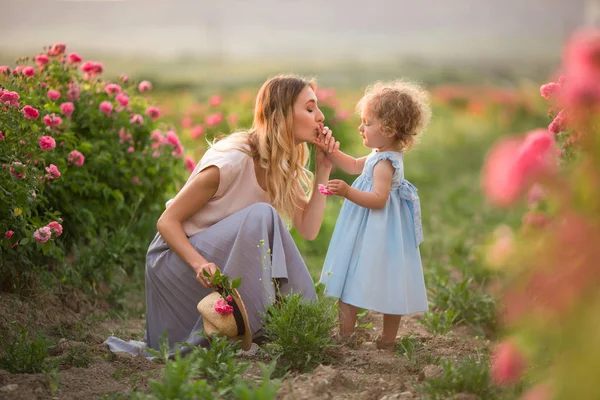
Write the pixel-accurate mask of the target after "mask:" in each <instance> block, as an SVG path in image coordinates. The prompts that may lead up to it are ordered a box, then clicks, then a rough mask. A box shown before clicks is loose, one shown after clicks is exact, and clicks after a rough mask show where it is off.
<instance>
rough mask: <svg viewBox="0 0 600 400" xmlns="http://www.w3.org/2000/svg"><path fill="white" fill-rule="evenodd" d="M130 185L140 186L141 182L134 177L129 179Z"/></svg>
mask: <svg viewBox="0 0 600 400" xmlns="http://www.w3.org/2000/svg"><path fill="white" fill-rule="evenodd" d="M131 183H133V184H134V185H141V184H142V181H140V178H138V177H137V176H134V177H133V178H131Z"/></svg>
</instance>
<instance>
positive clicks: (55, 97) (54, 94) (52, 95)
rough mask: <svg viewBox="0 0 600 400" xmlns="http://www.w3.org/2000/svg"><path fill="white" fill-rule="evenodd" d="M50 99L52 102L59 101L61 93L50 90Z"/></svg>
mask: <svg viewBox="0 0 600 400" xmlns="http://www.w3.org/2000/svg"><path fill="white" fill-rule="evenodd" d="M48 98H49V99H50V100H58V99H59V98H60V92H59V91H58V90H54V89H50V90H48Z"/></svg>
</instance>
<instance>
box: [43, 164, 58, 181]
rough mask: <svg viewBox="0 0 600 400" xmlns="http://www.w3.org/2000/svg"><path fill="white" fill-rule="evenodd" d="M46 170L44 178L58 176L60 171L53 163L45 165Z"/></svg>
mask: <svg viewBox="0 0 600 400" xmlns="http://www.w3.org/2000/svg"><path fill="white" fill-rule="evenodd" d="M46 172H48V173H47V174H46V178H48V179H55V178H60V171H59V170H58V167H57V166H56V165H54V164H50V166H49V167H46Z"/></svg>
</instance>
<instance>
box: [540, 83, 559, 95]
mask: <svg viewBox="0 0 600 400" xmlns="http://www.w3.org/2000/svg"><path fill="white" fill-rule="evenodd" d="M559 92H560V84H559V83H556V82H550V83H547V84H545V85H542V87H540V94H541V95H542V97H543V98H545V99H549V98H550V97H552V96H554V95H555V94H557V93H559Z"/></svg>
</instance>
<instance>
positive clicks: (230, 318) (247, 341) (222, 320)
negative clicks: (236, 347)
mask: <svg viewBox="0 0 600 400" xmlns="http://www.w3.org/2000/svg"><path fill="white" fill-rule="evenodd" d="M231 297H233V303H232V304H231V305H232V306H233V313H231V314H222V313H219V312H217V311H215V305H216V304H217V302H218V301H219V300H222V299H223V297H222V296H221V294H220V293H219V292H212V293H211V294H209V295H208V296H206V297H204V298H203V299H202V300H200V302H199V303H198V307H197V308H198V311H199V312H200V315H202V322H203V323H204V332H205V333H206V336H208V337H209V338H212V337H213V336H214V335H217V334H219V333H220V335H221V336H227V337H228V338H230V339H233V340H236V341H241V342H242V349H243V350H248V349H250V346H252V330H251V329H250V323H249V322H248V314H247V312H246V307H245V306H244V302H243V301H242V298H241V297H240V294H239V292H238V291H237V289H233V295H232V296H231Z"/></svg>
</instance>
